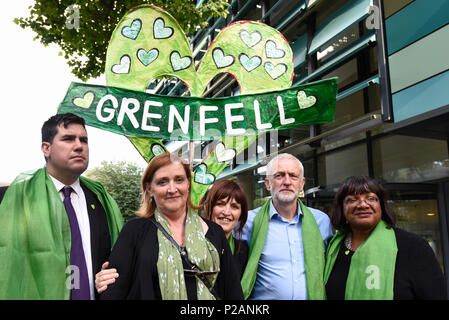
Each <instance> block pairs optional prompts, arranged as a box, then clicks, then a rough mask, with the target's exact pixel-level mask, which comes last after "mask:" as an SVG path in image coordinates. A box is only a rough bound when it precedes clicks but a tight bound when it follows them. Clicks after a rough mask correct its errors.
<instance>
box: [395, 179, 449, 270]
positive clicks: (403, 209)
mask: <svg viewBox="0 0 449 320" xmlns="http://www.w3.org/2000/svg"><path fill="white" fill-rule="evenodd" d="M406 189H407V190H408V191H390V192H389V195H390V198H391V199H392V200H390V201H389V204H390V206H391V207H392V208H393V210H394V212H395V213H396V217H397V223H396V226H397V227H398V228H401V229H404V230H407V231H409V232H412V233H414V234H416V235H418V236H421V237H422V238H424V239H425V240H426V241H427V243H428V244H429V245H430V247H431V248H432V249H433V251H434V253H435V256H436V257H437V259H438V262H439V263H440V265H441V268H442V269H443V272H444V268H443V251H442V248H441V236H440V224H439V218H438V202H437V199H436V194H435V192H430V191H410V190H413V188H410V186H409V185H407V186H406Z"/></svg>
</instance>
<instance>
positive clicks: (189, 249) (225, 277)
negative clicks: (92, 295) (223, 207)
mask: <svg viewBox="0 0 449 320" xmlns="http://www.w3.org/2000/svg"><path fill="white" fill-rule="evenodd" d="M190 180H191V173H190V168H189V166H188V165H187V164H186V163H184V162H183V161H182V159H181V158H179V157H178V156H176V155H173V154H170V153H164V154H161V155H159V156H156V157H155V158H153V159H152V160H151V161H150V163H149V164H148V167H147V169H146V170H145V172H144V174H143V177H142V206H141V208H140V209H139V211H138V212H137V213H138V215H140V216H141V218H137V219H133V220H131V221H129V222H128V223H127V224H126V225H125V226H124V227H123V230H122V231H121V233H120V235H119V238H118V239H117V242H116V244H115V246H114V248H113V250H112V252H111V255H110V257H109V262H110V266H111V267H112V268H115V269H116V270H117V272H118V274H119V276H118V278H116V280H115V282H114V283H112V284H110V285H109V286H108V288H107V289H106V291H104V292H103V293H102V295H101V298H102V299H156V300H158V299H162V300H213V299H243V293H242V289H241V286H240V282H239V278H238V275H237V273H236V272H235V267H234V266H233V262H232V254H231V250H230V248H229V245H228V242H227V239H226V237H225V234H224V232H223V229H222V228H221V227H220V226H218V225H217V224H215V223H213V222H211V221H208V220H205V219H202V218H201V217H200V216H199V215H198V214H197V212H196V211H195V209H197V208H195V207H194V206H193V205H192V203H191V201H190ZM185 258H187V259H188V261H187V259H185ZM192 264H194V265H196V266H197V268H198V269H199V270H197V271H198V272H192V269H191V267H192Z"/></svg>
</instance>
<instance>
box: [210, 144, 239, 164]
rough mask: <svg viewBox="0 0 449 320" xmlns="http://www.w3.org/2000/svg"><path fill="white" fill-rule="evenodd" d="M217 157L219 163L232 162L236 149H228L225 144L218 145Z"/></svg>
mask: <svg viewBox="0 0 449 320" xmlns="http://www.w3.org/2000/svg"><path fill="white" fill-rule="evenodd" d="M215 157H216V158H217V161H218V162H227V161H231V160H232V159H234V157H235V150H234V149H226V148H225V145H224V144H223V143H221V142H220V143H219V144H217V146H216V147H215Z"/></svg>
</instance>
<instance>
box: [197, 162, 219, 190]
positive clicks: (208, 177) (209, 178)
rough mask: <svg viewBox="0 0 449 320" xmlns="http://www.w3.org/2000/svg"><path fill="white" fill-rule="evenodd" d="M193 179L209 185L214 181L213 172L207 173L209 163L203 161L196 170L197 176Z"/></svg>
mask: <svg viewBox="0 0 449 320" xmlns="http://www.w3.org/2000/svg"><path fill="white" fill-rule="evenodd" d="M193 180H194V181H195V182H196V183H199V184H204V185H209V184H212V183H214V181H215V176H214V175H213V174H212V173H207V165H206V164H204V163H201V164H199V165H198V167H197V168H196V170H195V176H194V178H193Z"/></svg>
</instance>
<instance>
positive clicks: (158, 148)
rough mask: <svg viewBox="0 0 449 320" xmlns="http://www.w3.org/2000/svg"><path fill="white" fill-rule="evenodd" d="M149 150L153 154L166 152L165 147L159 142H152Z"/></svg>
mask: <svg viewBox="0 0 449 320" xmlns="http://www.w3.org/2000/svg"><path fill="white" fill-rule="evenodd" d="M151 152H152V153H153V154H154V156H158V155H160V154H163V153H165V152H166V150H165V148H164V147H163V146H162V145H160V144H159V143H153V144H152V145H151Z"/></svg>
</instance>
